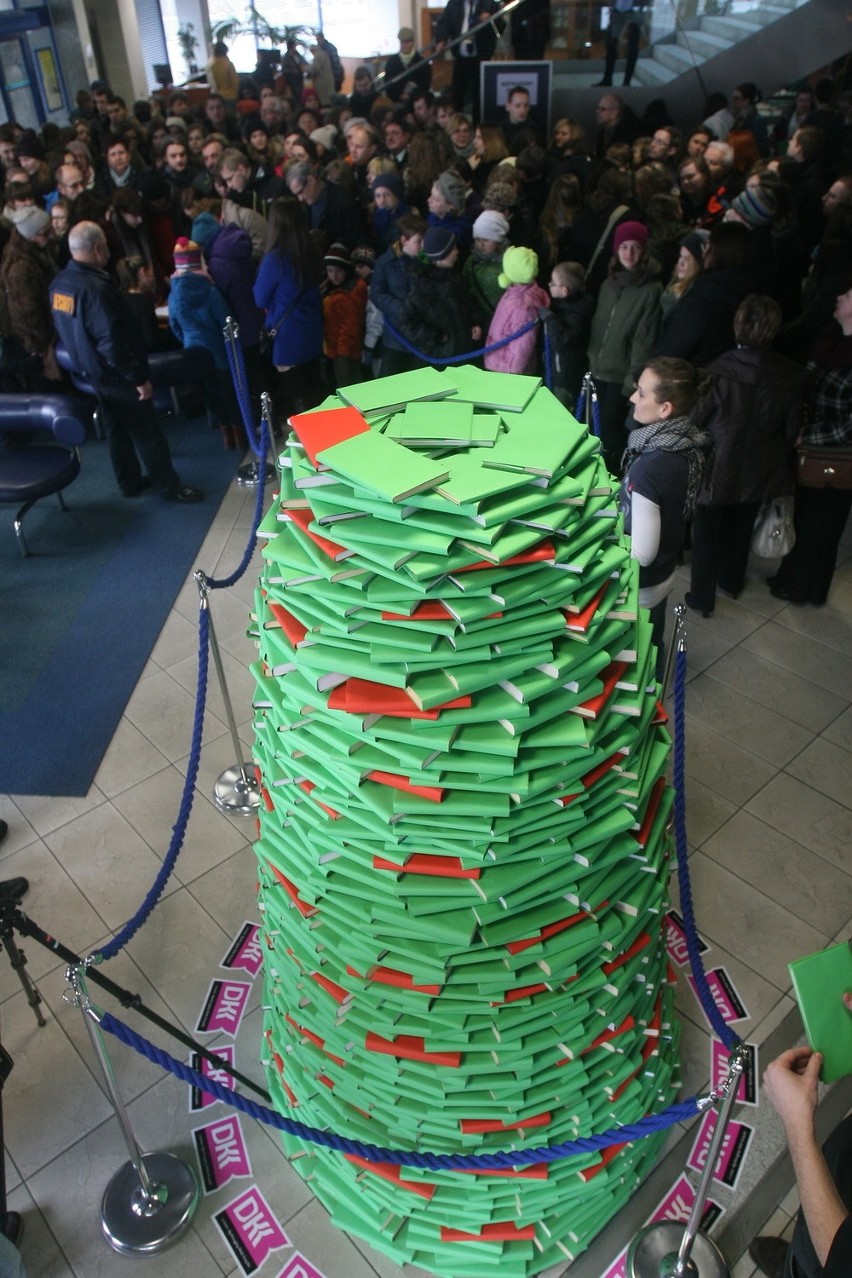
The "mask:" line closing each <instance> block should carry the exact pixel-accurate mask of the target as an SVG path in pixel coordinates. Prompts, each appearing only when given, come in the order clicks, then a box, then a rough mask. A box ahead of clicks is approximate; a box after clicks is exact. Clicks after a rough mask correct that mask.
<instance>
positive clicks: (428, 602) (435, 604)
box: [382, 599, 453, 621]
mask: <svg viewBox="0 0 852 1278" xmlns="http://www.w3.org/2000/svg"><path fill="white" fill-rule="evenodd" d="M452 620H453V614H452V613H451V612H448V610H447V606H446V604H442V603H441V601H440V599H425V600H424V601H423V603H419V604H418V605H417V607H416V608H415V609H414V612H413V613H412V614H411V616H410V617H409V616H407V615H406V614H405V613H404V612H383V613H382V621H452Z"/></svg>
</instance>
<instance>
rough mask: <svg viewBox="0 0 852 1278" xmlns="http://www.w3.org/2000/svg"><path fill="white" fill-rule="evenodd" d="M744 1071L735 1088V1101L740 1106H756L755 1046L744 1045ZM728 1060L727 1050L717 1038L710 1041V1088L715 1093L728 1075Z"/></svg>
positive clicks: (752, 1044) (750, 1044) (753, 1044)
mask: <svg viewBox="0 0 852 1278" xmlns="http://www.w3.org/2000/svg"><path fill="white" fill-rule="evenodd" d="M745 1050H746V1055H745V1061H744V1062H743V1065H744V1069H743V1073H742V1077H741V1078H740V1082H739V1086H738V1088H737V1100H738V1101H739V1102H740V1104H742V1105H757V1044H756V1043H746V1044H745ZM729 1060H730V1057H729V1054H728V1049H727V1047H725V1046H724V1044H723V1043H720V1042H719V1040H718V1038H711V1040H710V1086H711V1087H712V1088H713V1090H714V1091H715V1090H716V1089H717V1088H718V1087H719V1085H720V1084H721V1083H722V1082H723V1081H724V1079H725V1078H726V1077H727V1074H728V1062H729Z"/></svg>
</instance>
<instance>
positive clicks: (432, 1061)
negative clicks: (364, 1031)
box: [364, 1031, 462, 1069]
mask: <svg viewBox="0 0 852 1278" xmlns="http://www.w3.org/2000/svg"><path fill="white" fill-rule="evenodd" d="M364 1046H365V1047H366V1049H367V1051H368V1052H380V1053H381V1054H382V1055H383V1056H396V1057H397V1058H398V1059H399V1060H404V1061H423V1062H425V1063H426V1064H428V1065H449V1066H450V1067H451V1068H452V1069H458V1067H459V1065H461V1058H462V1054H461V1052H427V1051H426V1045H425V1039H422V1038H416V1037H415V1036H414V1035H413V1034H398V1035H397V1036H396V1038H380V1037H379V1035H378V1034H374V1033H372V1031H371V1032H370V1033H369V1034H368V1035H367V1037H366V1039H365V1040H364Z"/></svg>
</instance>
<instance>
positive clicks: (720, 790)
mask: <svg viewBox="0 0 852 1278" xmlns="http://www.w3.org/2000/svg"><path fill="white" fill-rule="evenodd" d="M774 772H775V769H774V768H773V767H772V765H771V764H769V763H767V762H766V760H765V759H759V758H758V757H757V755H756V754H752V753H751V752H750V751H749V750H743V749H742V747H741V746H739V745H735V744H734V743H733V742H732V741H729V740H728V739H727V738H726V737H723V736H720V735H719V734H718V733H716V732H713V731H712V730H711V729H710V728H707V727H705V726H704V724H701V723H698V722H696V721H695V720H693V719H692V718H691V717H690V715H689V714H688V713H687V716H686V774H687V776H688V777H696V778H697V779H698V780H699V781H701V782H702V783H703V784H704V785H706V786H707V787H708V788H709V789H711V790H715V792H716V793H717V794H721V795H722V797H723V798H725V799H727V800H728V801H729V802H730V803H734V804H736V805H737V807H740V806H741V805H742V804H743V803H745V802H746V801H747V800H748V799H750V798H751V797H752V795H753V794H756V793H757V791H758V790H760V789H761V788H762V787H763V786H764V785H766V783H767V781H769V780H770V778H771V777H772V776H773V775H774Z"/></svg>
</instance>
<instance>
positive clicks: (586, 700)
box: [252, 369, 678, 1278]
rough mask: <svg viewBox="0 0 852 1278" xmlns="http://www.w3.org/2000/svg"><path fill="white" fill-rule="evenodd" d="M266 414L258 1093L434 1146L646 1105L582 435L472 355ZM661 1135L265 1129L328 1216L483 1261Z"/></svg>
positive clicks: (652, 816)
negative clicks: (461, 1166) (278, 443)
mask: <svg viewBox="0 0 852 1278" xmlns="http://www.w3.org/2000/svg"><path fill="white" fill-rule="evenodd" d="M291 427H292V434H291V435H290V437H289V439H288V441H287V444H286V447H285V448H284V450H283V452H282V454H281V456H280V458H279V470H280V476H281V489H280V493H279V494H278V495H276V498H275V500H274V502H273V505H272V507H271V508H270V509H269V511H268V512H267V514H266V516H265V518H264V520H263V523H262V525H261V529H260V531H261V534H262V536H263V538H264V544H263V547H262V554H263V558H264V569H263V572H262V575H261V580H260V585H259V588H258V590H257V593H256V603H255V611H254V626H255V632H256V635H257V639H258V642H259V657H258V660H257V662H256V663H255V664H254V665H253V667H252V669H253V673H254V676H255V679H256V683H257V692H256V696H255V701H254V707H255V725H254V726H255V742H256V745H255V758H256V762H257V768H258V775H259V778H260V783H261V787H262V795H263V807H262V811H261V819H260V838H259V841H258V843H257V845H256V850H257V857H258V865H259V880H260V909H261V917H262V920H263V935H264V937H265V945H266V964H265V981H266V990H265V999H264V1003H265V1006H266V1008H267V1011H266V1021H265V1027H264V1029H265V1038H266V1047H265V1054H266V1059H267V1061H268V1076H269V1085H270V1088H271V1090H272V1093H273V1095H274V1097H275V1100H276V1103H277V1105H278V1106H279V1107H280V1109H281V1111H282V1112H283V1113H284V1114H286V1115H289V1116H292V1117H295V1118H298V1119H300V1120H301V1121H303V1122H305V1123H309V1124H312V1125H315V1126H318V1127H321V1128H325V1129H327V1130H329V1131H334V1132H338V1133H341V1134H343V1135H346V1136H349V1137H355V1138H359V1139H361V1140H364V1141H368V1142H370V1143H372V1144H375V1145H379V1146H383V1147H388V1148H396V1149H411V1150H422V1151H434V1152H442V1153H452V1152H469V1153H480V1152H494V1151H498V1150H509V1151H512V1150H518V1149H524V1148H527V1147H538V1146H546V1145H555V1144H558V1143H559V1142H563V1141H568V1140H571V1139H573V1138H575V1137H578V1136H582V1135H588V1134H592V1133H595V1132H600V1131H603V1130H605V1129H606V1128H609V1127H612V1126H613V1125H616V1124H621V1123H630V1122H633V1121H635V1120H636V1119H638V1118H640V1117H641V1116H643V1115H644V1114H646V1113H648V1112H651V1111H655V1110H659V1109H661V1108H663V1107H664V1106H665V1105H666V1104H668V1103H669V1102H670V1101H671V1100H672V1098H673V1096H674V1095H675V1092H676V1090H677V1086H678V1066H677V1041H678V1030H677V1026H676V1024H675V1022H674V1019H673V991H672V983H673V981H672V974H671V970H670V968H669V966H668V963H667V957H666V950H665V939H664V922H665V912H666V909H667V905H668V900H667V881H668V876H669V869H670V854H671V848H670V842H669V838H668V835H667V832H666V831H667V823H668V819H669V814H670V808H671V792H670V790H669V788H668V787H667V785H666V782H665V779H664V774H665V770H666V766H667V761H668V755H669V749H670V739H669V735H668V732H667V730H666V726H665V717H664V715H663V713H662V711H661V709H660V706H659V701H658V696H659V689H658V687H657V685H656V684H655V682H654V652H653V649H652V645H651V639H650V624H649V622H648V619H647V615H645V614H644V613H640V610H639V608H638V605H637V592H638V586H637V565H636V563H635V561H634V560H632V559H631V558H630V547H629V543H628V541H627V539H626V537H625V535H624V532H623V528H622V524H621V520H620V517H619V513H618V510H617V503H616V494H615V491H614V490H613V487H612V484H611V481H610V479H609V477H608V475H607V471H606V468H605V466H604V464H603V462H602V460H601V458H600V454H599V448H598V444H597V441H596V440H594V439H592V438H590V436H589V435H588V433H587V431H586V430H585V428H584V427H583V426H581V425H580V424H579V423H578V422H576V421H575V420H574V418H573V417H572V416H571V415H570V414H569V413H568V412H566V410H565V409H563V408H562V407H561V406H560V404H559V403H558V401H557V400H556V399H555V398H554V397H553V396H552V395H551V394H550V392H549V391H547V390H546V389H545V388H543V387H541V385H540V384H539V382H538V379H536V378H525V377H524V378H512V377H507V376H506V375H503V374H487V373H483V372H482V371H481V370H478V369H456V370H452V371H451V372H446V373H442V374H438V373H435V372H433V371H432V370H426V371H425V372H422V373H421V372H417V373H410V374H403V375H402V376H400V377H394V378H388V379H385V380H384V381H377V382H372V383H369V384H368V385H367V386H366V387H350V388H346V389H344V390H342V391H341V392H340V394H339V396H337V397H334V398H332V399H330V400H328V401H326V403H325V404H324V405H322V406H321V407H320V409H318V410H315V411H314V412H311V413H305V414H301V415H298V416H296V417H294V418H292V419H291ZM662 1139H663V1135H662V1134H660V1135H659V1136H655V1137H652V1138H649V1139H647V1140H644V1141H641V1142H637V1143H635V1144H632V1145H624V1146H622V1147H618V1148H614V1149H611V1150H607V1151H605V1152H604V1153H602V1154H591V1155H582V1156H576V1157H572V1158H567V1159H563V1160H560V1161H556V1162H552V1163H544V1162H538V1161H536V1163H535V1164H534V1165H533V1166H528V1167H518V1166H516V1167H515V1168H514V1169H509V1170H506V1171H501V1172H476V1173H469V1172H468V1173H465V1172H442V1173H432V1172H429V1173H426V1172H421V1171H417V1170H414V1169H412V1168H407V1167H401V1166H399V1165H396V1164H393V1163H387V1164H376V1163H366V1162H363V1161H359V1160H358V1159H354V1158H347V1157H344V1156H343V1155H341V1154H338V1153H336V1152H333V1151H331V1150H327V1149H322V1148H319V1147H318V1146H316V1145H311V1144H305V1143H302V1142H300V1141H298V1140H295V1139H292V1138H289V1137H285V1138H284V1141H285V1147H286V1149H287V1152H288V1154H289V1155H290V1156H291V1157H292V1158H293V1160H294V1166H295V1167H296V1169H297V1170H298V1171H299V1172H300V1173H301V1174H302V1175H303V1176H304V1178H305V1180H306V1181H307V1182H309V1183H310V1185H311V1187H312V1188H313V1190H314V1191H315V1192H316V1194H317V1195H318V1197H319V1198H320V1199H321V1200H322V1202H323V1203H324V1204H325V1205H326V1207H327V1208H328V1210H329V1211H330V1212H331V1214H332V1216H333V1218H334V1220H335V1222H336V1223H337V1224H339V1225H340V1227H341V1228H344V1229H347V1230H349V1231H351V1232H353V1233H356V1234H358V1235H360V1236H362V1237H364V1238H366V1239H367V1240H368V1241H369V1242H370V1243H372V1244H373V1245H374V1246H376V1247H378V1248H380V1249H381V1250H383V1251H385V1252H386V1253H387V1254H388V1255H390V1256H391V1257H393V1258H394V1259H395V1260H396V1261H398V1262H399V1263H405V1262H412V1263H414V1264H417V1265H420V1266H422V1267H423V1268H425V1269H429V1270H432V1271H434V1272H435V1273H439V1274H447V1275H453V1276H458V1278H464V1276H466V1275H470V1276H474V1275H475V1276H476V1278H483V1275H487V1274H489V1273H491V1272H492V1270H493V1271H494V1272H497V1270H498V1269H499V1271H500V1274H501V1278H506V1275H509V1276H514V1275H518V1276H520V1275H527V1274H534V1273H537V1272H539V1271H541V1270H543V1269H546V1268H547V1267H548V1266H550V1265H553V1264H555V1263H557V1262H560V1261H564V1260H566V1259H568V1260H571V1259H573V1258H574V1257H576V1256H577V1255H578V1254H579V1253H580V1252H582V1250H583V1249H584V1248H585V1247H586V1246H587V1245H588V1243H589V1242H590V1240H591V1239H592V1238H593V1237H594V1235H595V1234H596V1233H597V1232H598V1231H599V1230H600V1229H601V1228H602V1227H603V1226H604V1225H605V1224H606V1222H607V1221H608V1220H609V1219H610V1218H611V1217H612V1215H613V1214H614V1213H615V1212H616V1211H617V1210H618V1209H619V1208H620V1207H621V1206H622V1205H623V1204H624V1202H625V1201H626V1200H627V1198H628V1197H629V1196H630V1194H631V1193H632V1192H633V1191H634V1189H635V1188H636V1186H637V1184H638V1182H639V1181H640V1179H641V1178H642V1177H643V1176H644V1175H645V1174H646V1172H647V1171H648V1170H649V1168H650V1165H651V1164H652V1162H653V1160H654V1158H655V1155H656V1153H657V1152H658V1150H659V1147H660V1143H661V1141H662Z"/></svg>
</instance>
